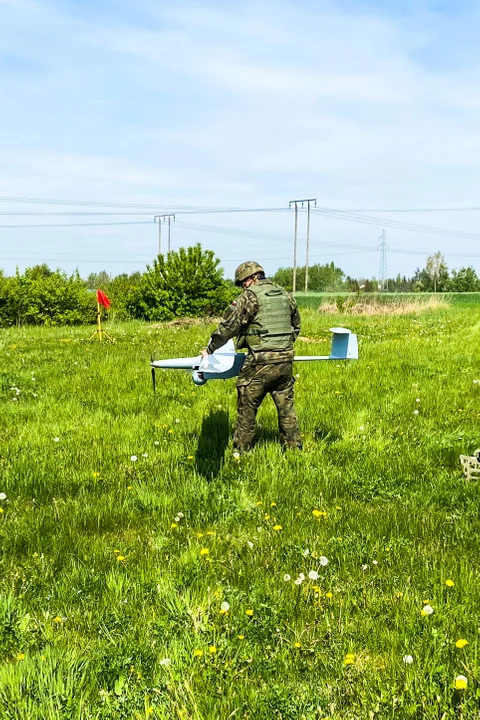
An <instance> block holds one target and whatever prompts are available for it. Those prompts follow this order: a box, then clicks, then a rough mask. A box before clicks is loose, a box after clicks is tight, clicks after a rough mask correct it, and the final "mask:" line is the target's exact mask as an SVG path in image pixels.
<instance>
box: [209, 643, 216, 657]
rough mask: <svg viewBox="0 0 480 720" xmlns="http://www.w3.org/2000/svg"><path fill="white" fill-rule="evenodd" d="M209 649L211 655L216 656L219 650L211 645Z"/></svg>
mask: <svg viewBox="0 0 480 720" xmlns="http://www.w3.org/2000/svg"><path fill="white" fill-rule="evenodd" d="M208 649H209V650H210V654H211V655H215V653H216V652H217V648H216V647H215V645H210V647H209V648H208Z"/></svg>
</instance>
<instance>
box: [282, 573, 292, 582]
mask: <svg viewBox="0 0 480 720" xmlns="http://www.w3.org/2000/svg"><path fill="white" fill-rule="evenodd" d="M283 579H284V580H285V582H290V580H291V579H292V576H291V575H289V574H288V573H286V574H285V575H284V576H283Z"/></svg>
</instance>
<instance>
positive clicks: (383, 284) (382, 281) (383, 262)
mask: <svg viewBox="0 0 480 720" xmlns="http://www.w3.org/2000/svg"><path fill="white" fill-rule="evenodd" d="M378 240H379V242H378V245H377V248H379V249H380V272H379V276H378V289H379V290H380V292H385V291H388V276H387V247H388V246H387V233H386V232H385V230H384V231H383V232H382V234H381V235H380V237H379V238H378Z"/></svg>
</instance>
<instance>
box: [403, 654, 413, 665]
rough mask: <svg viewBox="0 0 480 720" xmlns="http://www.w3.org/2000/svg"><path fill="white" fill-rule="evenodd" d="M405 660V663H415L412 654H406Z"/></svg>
mask: <svg viewBox="0 0 480 720" xmlns="http://www.w3.org/2000/svg"><path fill="white" fill-rule="evenodd" d="M403 662H404V663H405V665H411V664H412V663H413V657H412V656H411V655H404V656H403Z"/></svg>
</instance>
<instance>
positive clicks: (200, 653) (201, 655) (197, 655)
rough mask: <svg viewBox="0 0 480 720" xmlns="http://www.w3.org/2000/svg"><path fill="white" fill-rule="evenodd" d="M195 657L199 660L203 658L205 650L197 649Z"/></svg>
mask: <svg viewBox="0 0 480 720" xmlns="http://www.w3.org/2000/svg"><path fill="white" fill-rule="evenodd" d="M193 657H198V658H201V657H203V650H198V649H197V650H194V651H193Z"/></svg>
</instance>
